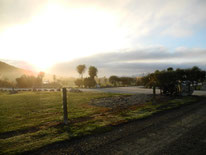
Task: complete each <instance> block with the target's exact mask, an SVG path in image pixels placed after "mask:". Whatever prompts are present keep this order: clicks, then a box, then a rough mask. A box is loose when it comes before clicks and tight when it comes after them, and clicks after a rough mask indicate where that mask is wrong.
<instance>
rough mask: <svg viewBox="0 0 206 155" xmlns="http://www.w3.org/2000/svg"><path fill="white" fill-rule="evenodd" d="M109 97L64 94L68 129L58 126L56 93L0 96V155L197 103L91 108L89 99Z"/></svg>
mask: <svg viewBox="0 0 206 155" xmlns="http://www.w3.org/2000/svg"><path fill="white" fill-rule="evenodd" d="M118 95H121V94H111V93H92V92H88V93H86V92H84V93H68V117H69V125H68V126H64V125H63V124H62V120H63V114H62V111H63V110H62V95H61V93H60V92H19V93H18V94H12V95H11V94H8V93H5V92H0V151H1V152H0V154H16V153H22V152H25V151H30V150H34V149H37V148H40V147H43V146H45V145H47V144H51V143H54V142H58V141H64V140H69V139H71V138H74V137H79V136H83V135H88V134H92V133H99V132H103V131H107V130H110V129H111V125H116V124H120V123H122V122H127V121H129V120H133V119H139V118H144V117H148V116H150V115H152V114H153V113H156V112H158V111H162V110H166V109H171V108H174V107H177V106H180V105H182V104H187V103H191V102H195V101H197V98H195V97H184V98H180V99H173V100H169V101H164V102H160V103H158V104H154V103H152V102H148V103H145V104H144V105H141V106H138V105H137V106H132V107H128V108H127V109H116V110H111V109H109V108H104V107H97V106H92V105H91V104H89V102H90V101H91V99H94V98H102V97H111V96H118Z"/></svg>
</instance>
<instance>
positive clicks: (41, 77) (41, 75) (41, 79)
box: [37, 72, 45, 83]
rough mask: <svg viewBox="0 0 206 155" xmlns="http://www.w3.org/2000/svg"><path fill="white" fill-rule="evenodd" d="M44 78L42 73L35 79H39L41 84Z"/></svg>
mask: <svg viewBox="0 0 206 155" xmlns="http://www.w3.org/2000/svg"><path fill="white" fill-rule="evenodd" d="M44 76H45V73H44V72H39V74H38V76H37V78H39V79H40V81H41V83H42V82H43V78H44Z"/></svg>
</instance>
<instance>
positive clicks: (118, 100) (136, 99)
mask: <svg viewBox="0 0 206 155" xmlns="http://www.w3.org/2000/svg"><path fill="white" fill-rule="evenodd" d="M151 99H152V95H148V94H135V95H128V96H127V95H125V96H115V97H108V98H99V99H94V100H92V101H91V104H92V105H95V106H101V107H107V108H117V107H118V108H125V107H128V106H132V105H138V104H144V103H146V102H149V101H151Z"/></svg>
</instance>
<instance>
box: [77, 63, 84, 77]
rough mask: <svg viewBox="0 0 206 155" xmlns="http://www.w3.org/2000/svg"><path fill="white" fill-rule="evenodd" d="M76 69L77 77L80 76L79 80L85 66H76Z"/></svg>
mask: <svg viewBox="0 0 206 155" xmlns="http://www.w3.org/2000/svg"><path fill="white" fill-rule="evenodd" d="M76 69H77V72H78V73H79V75H80V76H81V78H83V74H84V72H85V70H86V66H85V65H78V66H77V68H76Z"/></svg>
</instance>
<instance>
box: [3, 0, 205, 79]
mask: <svg viewBox="0 0 206 155" xmlns="http://www.w3.org/2000/svg"><path fill="white" fill-rule="evenodd" d="M205 10H206V1H205V0H172V1H171V0H147V1H145V0H144V1H143V0H121V1H120V0H101V1H100V0H0V54H1V57H0V60H3V61H6V62H8V63H10V64H12V65H15V66H17V67H22V68H26V69H32V68H33V69H36V70H39V71H40V70H43V71H48V72H51V73H55V74H60V75H68V76H72V75H74V76H77V75H78V74H77V73H76V71H75V67H76V65H78V64H86V65H87V66H88V67H89V66H90V65H93V66H96V67H97V68H98V69H99V75H101V76H104V75H106V76H109V75H112V74H116V75H120V76H124V75H136V74H143V73H147V72H152V71H154V70H156V69H165V68H167V67H171V66H172V67H174V68H178V67H179V68H184V67H191V66H194V65H197V66H199V67H201V68H202V69H206V62H205V60H206V13H205ZM31 66H32V67H31Z"/></svg>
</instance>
